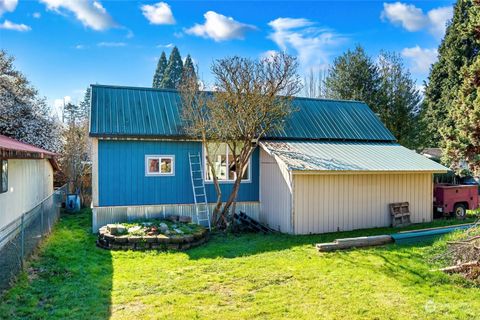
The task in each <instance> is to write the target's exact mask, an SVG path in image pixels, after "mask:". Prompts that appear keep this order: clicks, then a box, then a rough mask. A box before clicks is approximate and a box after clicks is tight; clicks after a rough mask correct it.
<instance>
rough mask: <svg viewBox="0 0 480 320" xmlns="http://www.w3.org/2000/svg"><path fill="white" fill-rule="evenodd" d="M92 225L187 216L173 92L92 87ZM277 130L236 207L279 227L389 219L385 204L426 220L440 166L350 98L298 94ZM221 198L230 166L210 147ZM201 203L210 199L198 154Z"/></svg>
mask: <svg viewBox="0 0 480 320" xmlns="http://www.w3.org/2000/svg"><path fill="white" fill-rule="evenodd" d="M91 99H92V101H91V106H92V107H91V118H90V137H91V138H92V145H93V172H92V173H93V175H92V176H93V183H92V185H93V203H92V206H93V230H94V231H97V230H98V228H99V227H101V226H102V225H105V224H107V223H113V222H121V221H127V220H133V219H142V218H153V217H164V216H166V215H169V214H180V215H190V216H192V217H193V220H194V221H195V205H194V195H193V191H192V181H191V176H190V167H189V157H188V156H189V153H196V154H200V156H201V158H202V159H203V157H204V148H205V146H203V145H202V143H201V142H200V141H195V140H192V139H191V138H190V137H188V136H186V135H185V133H184V130H183V124H182V120H181V116H180V115H181V101H180V96H179V94H178V92H177V91H175V90H167V89H152V88H137V87H119V86H107V85H92V98H91ZM293 104H294V107H295V109H297V110H298V111H296V112H294V113H293V114H292V115H291V116H290V117H289V118H288V119H287V120H286V123H285V126H284V128H283V130H281V131H278V132H271V133H270V134H269V135H268V136H267V137H266V138H265V139H263V140H262V141H261V142H260V145H259V146H258V148H257V149H256V150H255V152H254V154H253V156H252V158H251V161H250V164H249V167H248V172H247V173H246V174H245V177H244V180H243V181H242V184H241V187H240V192H239V194H238V198H237V201H238V204H237V208H238V210H241V211H244V212H246V213H247V214H249V215H250V216H252V217H253V218H255V219H258V220H260V221H261V222H263V223H265V224H268V225H269V226H270V227H272V228H274V229H277V230H279V231H281V232H287V233H292V234H309V233H322V232H331V231H338V230H352V229H358V228H367V227H380V226H386V225H389V224H390V215H389V209H388V204H389V203H392V202H404V201H406V202H409V203H410V210H411V212H412V215H411V219H412V220H413V221H414V222H422V221H430V220H431V219H432V215H433V212H432V200H433V199H432V194H433V191H432V190H433V178H432V175H433V173H439V172H445V171H447V170H448V169H447V168H445V167H443V166H441V165H439V164H437V163H435V162H433V161H430V160H429V159H427V158H425V157H423V156H421V155H418V154H417V153H415V152H414V151H411V150H408V149H406V148H404V147H402V146H401V145H399V144H398V143H397V142H396V139H395V137H394V136H393V135H392V134H391V133H390V132H389V131H388V130H387V129H386V128H385V126H384V125H383V124H382V123H381V122H380V121H379V119H378V118H377V116H376V115H375V114H374V113H373V112H372V111H371V110H370V109H369V107H368V106H367V105H366V104H365V103H363V102H358V101H339V100H323V99H307V98H296V99H294V101H293ZM215 150H216V151H215V154H214V159H215V165H216V168H217V170H216V171H217V173H218V178H219V180H220V182H221V188H222V190H223V196H224V197H225V199H224V200H226V197H228V194H229V191H230V190H231V188H232V184H233V179H234V172H233V171H231V170H230V169H229V168H230V167H229V159H230V154H229V150H228V147H227V146H225V145H221V146H219V147H218V148H216V149H215ZM202 167H203V170H202V171H203V179H204V182H205V188H206V194H207V199H208V202H209V203H211V205H213V204H214V203H215V200H216V195H215V190H214V186H213V184H212V177H211V176H210V174H211V173H210V170H208V168H207V167H206V166H205V161H204V160H202Z"/></svg>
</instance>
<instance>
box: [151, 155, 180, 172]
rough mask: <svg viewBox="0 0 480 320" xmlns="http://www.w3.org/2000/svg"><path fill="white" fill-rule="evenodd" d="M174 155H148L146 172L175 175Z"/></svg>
mask: <svg viewBox="0 0 480 320" xmlns="http://www.w3.org/2000/svg"><path fill="white" fill-rule="evenodd" d="M174 159H175V158H174V156H146V157H145V162H146V163H145V174H146V175H147V176H173V175H174V174H175V161H174Z"/></svg>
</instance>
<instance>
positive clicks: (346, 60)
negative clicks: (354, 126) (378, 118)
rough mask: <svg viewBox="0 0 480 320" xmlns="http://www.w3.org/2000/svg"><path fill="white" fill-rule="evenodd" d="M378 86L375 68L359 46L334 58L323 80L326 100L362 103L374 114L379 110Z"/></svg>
mask: <svg viewBox="0 0 480 320" xmlns="http://www.w3.org/2000/svg"><path fill="white" fill-rule="evenodd" d="M378 84H379V82H378V70H377V66H376V65H375V63H374V62H373V61H372V59H371V58H370V57H369V56H368V55H367V54H366V53H365V50H364V49H363V48H362V47H361V46H357V47H356V48H355V50H353V51H351V50H347V52H345V53H344V54H342V55H341V56H339V57H337V58H335V60H334V61H333V65H332V67H331V68H330V69H329V72H328V75H327V78H326V79H325V87H326V95H327V97H328V98H333V99H347V100H359V101H364V102H366V103H367V104H368V105H369V106H370V107H371V108H372V109H373V110H374V111H375V112H377V111H378V110H379V109H380V105H379V104H378V99H377V95H378Z"/></svg>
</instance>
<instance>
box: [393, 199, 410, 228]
mask: <svg viewBox="0 0 480 320" xmlns="http://www.w3.org/2000/svg"><path fill="white" fill-rule="evenodd" d="M390 215H391V216H392V227H404V226H408V225H410V224H411V222H410V208H409V203H408V202H396V203H390Z"/></svg>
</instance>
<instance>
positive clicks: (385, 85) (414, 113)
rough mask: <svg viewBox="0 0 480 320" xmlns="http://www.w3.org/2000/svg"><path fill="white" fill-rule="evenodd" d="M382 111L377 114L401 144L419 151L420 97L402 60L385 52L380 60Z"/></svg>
mask: <svg viewBox="0 0 480 320" xmlns="http://www.w3.org/2000/svg"><path fill="white" fill-rule="evenodd" d="M378 73H379V81H380V86H379V95H378V102H379V103H380V105H381V107H380V108H379V110H378V111H377V112H378V115H379V117H380V119H381V120H382V122H383V123H384V124H385V125H386V127H387V128H388V129H389V130H390V131H391V132H392V133H393V134H394V136H395V137H396V138H397V139H398V141H399V142H400V144H402V145H404V146H406V147H408V148H416V147H417V146H418V145H419V141H418V125H417V123H418V115H419V111H420V106H421V100H422V98H421V95H420V92H419V91H418V89H417V88H416V85H415V81H414V80H413V79H412V77H411V74H410V72H409V71H408V70H406V69H405V67H404V65H403V61H402V58H401V57H400V56H399V55H398V54H395V53H389V52H382V53H381V54H380V57H379V59H378Z"/></svg>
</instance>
